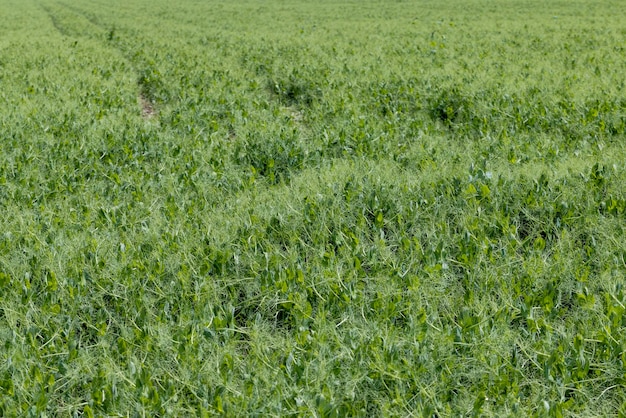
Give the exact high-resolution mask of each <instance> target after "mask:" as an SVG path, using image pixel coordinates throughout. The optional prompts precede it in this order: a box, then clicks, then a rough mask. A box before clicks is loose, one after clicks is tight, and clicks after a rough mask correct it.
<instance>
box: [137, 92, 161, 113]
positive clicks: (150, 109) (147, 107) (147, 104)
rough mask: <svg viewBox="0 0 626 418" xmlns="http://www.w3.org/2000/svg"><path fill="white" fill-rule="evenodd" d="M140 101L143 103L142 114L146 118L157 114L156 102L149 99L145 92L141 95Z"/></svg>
mask: <svg viewBox="0 0 626 418" xmlns="http://www.w3.org/2000/svg"><path fill="white" fill-rule="evenodd" d="M139 102H140V103H141V116H142V117H143V118H144V119H150V118H152V117H154V116H156V115H157V111H156V109H155V108H154V104H153V103H152V102H151V101H150V100H148V98H147V97H146V96H144V95H143V94H141V95H139Z"/></svg>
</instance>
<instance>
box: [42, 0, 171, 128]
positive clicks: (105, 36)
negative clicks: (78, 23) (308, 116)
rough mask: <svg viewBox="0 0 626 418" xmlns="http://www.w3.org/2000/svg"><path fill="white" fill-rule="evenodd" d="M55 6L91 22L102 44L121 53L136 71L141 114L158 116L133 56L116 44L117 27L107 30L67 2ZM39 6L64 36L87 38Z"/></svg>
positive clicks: (46, 6) (144, 116)
mask: <svg viewBox="0 0 626 418" xmlns="http://www.w3.org/2000/svg"><path fill="white" fill-rule="evenodd" d="M55 5H56V6H57V7H58V8H59V9H60V10H62V9H65V10H66V11H68V12H69V13H71V14H73V15H76V16H77V17H79V18H82V19H85V21H86V22H89V25H91V26H93V27H94V28H97V32H100V33H101V34H102V41H101V42H102V44H103V45H106V46H107V47H109V48H113V49H115V50H116V51H118V52H119V53H120V55H121V56H122V57H124V59H125V60H126V61H127V62H128V63H129V64H130V66H131V67H132V68H133V69H134V75H135V80H136V84H137V89H138V93H137V102H138V104H139V113H140V115H141V117H142V118H143V119H146V120H148V119H153V118H155V117H157V116H158V114H159V112H158V108H157V105H156V100H155V98H154V97H153V96H152V95H151V94H150V93H149V88H148V86H146V85H145V82H144V78H143V77H142V76H141V71H139V70H138V69H137V68H136V64H135V62H134V60H133V59H132V56H131V54H129V53H128V51H124V49H123V48H120V47H119V46H118V45H116V43H115V42H114V35H115V27H111V28H107V27H106V26H105V25H104V24H103V23H102V22H100V21H99V19H98V18H97V17H96V16H94V15H92V14H90V13H87V12H85V11H84V10H81V9H80V8H77V7H75V6H73V5H70V4H67V3H65V2H56V3H55ZM39 6H40V7H41V8H42V9H43V10H44V12H45V13H46V14H47V15H48V17H49V18H50V21H51V23H52V26H54V28H55V29H56V30H57V31H58V32H59V33H60V34H61V35H62V36H65V37H68V38H72V37H74V38H75V37H81V36H85V35H82V34H81V33H74V32H73V31H72V30H71V28H70V27H68V26H67V25H66V24H64V23H63V22H62V19H61V18H60V16H59V14H58V12H57V13H55V11H54V9H53V8H52V7H50V6H48V5H45V4H42V3H41V2H40V3H39ZM92 39H99V37H98V36H93V37H92ZM105 40H106V41H105Z"/></svg>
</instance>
